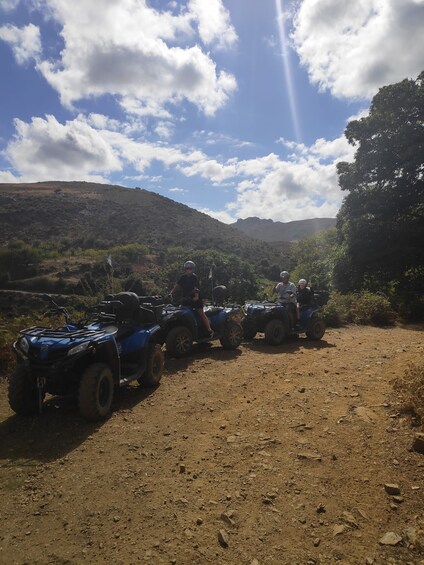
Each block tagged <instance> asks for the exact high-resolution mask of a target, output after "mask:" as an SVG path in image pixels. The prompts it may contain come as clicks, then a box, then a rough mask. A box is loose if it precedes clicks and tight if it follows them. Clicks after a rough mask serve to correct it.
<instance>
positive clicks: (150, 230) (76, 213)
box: [0, 182, 273, 260]
mask: <svg viewBox="0 0 424 565" xmlns="http://www.w3.org/2000/svg"><path fill="white" fill-rule="evenodd" d="M13 239H16V240H22V241H24V242H26V243H33V242H34V241H36V240H39V241H48V240H55V241H57V240H62V239H68V240H71V241H72V243H73V245H75V246H76V247H99V246H101V247H107V246H111V245H125V244H128V243H142V244H145V245H147V246H148V247H150V248H151V249H154V250H155V251H160V250H161V249H164V248H169V247H173V246H183V247H186V248H188V249H192V248H214V249H217V250H220V251H223V252H226V253H236V254H238V255H240V256H241V257H243V258H246V259H251V260H254V259H255V258H256V257H258V256H264V255H265V256H271V255H272V254H273V251H272V250H271V248H269V247H268V246H267V245H266V244H264V243H263V242H261V241H254V240H252V239H251V238H250V237H247V236H246V235H245V234H242V233H240V232H239V231H238V230H235V229H233V228H232V227H230V226H228V225H226V224H223V223H221V222H219V221H218V220H214V219H213V218H211V217H210V216H207V215H206V214H202V213H201V212H198V211H196V210H193V209H192V208H189V207H188V206H185V205H183V204H179V203H177V202H174V201H173V200H170V199H169V198H165V197H163V196H160V195H158V194H154V193H152V192H149V191H147V190H142V189H128V188H124V187H120V186H112V185H104V184H96V183H85V182H43V183H33V184H6V183H0V245H4V244H6V243H7V242H10V241H11V240H13Z"/></svg>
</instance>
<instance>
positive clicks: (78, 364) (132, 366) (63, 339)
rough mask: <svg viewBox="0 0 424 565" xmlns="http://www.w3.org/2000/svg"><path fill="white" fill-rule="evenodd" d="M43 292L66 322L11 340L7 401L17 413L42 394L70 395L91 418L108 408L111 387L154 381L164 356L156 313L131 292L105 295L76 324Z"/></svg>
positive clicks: (27, 410) (36, 404)
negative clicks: (13, 367) (13, 364)
mask: <svg viewBox="0 0 424 565" xmlns="http://www.w3.org/2000/svg"><path fill="white" fill-rule="evenodd" d="M45 297H46V298H47V299H48V300H49V301H50V303H51V306H52V308H51V311H50V312H51V313H53V314H55V315H58V314H61V315H63V316H64V318H65V325H64V326H61V327H59V328H57V329H53V328H51V327H31V328H27V329H25V330H22V331H20V336H19V337H18V339H17V340H16V342H15V343H14V344H13V350H14V352H15V354H16V357H17V367H16V370H15V371H14V372H13V373H12V375H11V376H10V379H9V404H10V406H11V408H12V409H13V410H14V411H15V412H16V413H17V414H20V415H31V414H36V413H37V412H41V409H42V405H43V401H44V397H45V394H46V393H50V394H54V395H72V394H74V395H76V396H78V401H79V409H80V412H81V414H82V416H83V417H84V418H86V419H87V420H91V421H96V420H100V419H102V418H105V417H106V416H107V414H108V413H109V411H110V409H111V405H112V400H113V395H114V390H115V389H117V388H119V387H123V386H125V385H127V384H128V383H130V382H132V381H138V382H139V384H140V385H142V386H146V387H152V386H157V385H158V384H159V381H160V379H161V376H162V372H163V365H164V356H163V351H162V347H161V344H160V333H161V328H160V326H159V324H158V320H157V319H158V312H157V311H156V310H154V309H149V308H143V307H140V305H139V301H138V297H137V295H136V294H134V293H131V292H122V293H119V294H117V295H115V296H109V297H107V299H106V300H105V301H103V302H101V303H100V304H99V305H98V307H97V311H96V312H93V313H91V314H90V315H89V316H88V319H87V320H85V321H81V322H78V323H73V322H72V321H71V319H70V316H69V313H68V312H67V310H66V308H64V307H62V306H59V305H58V304H56V302H55V301H54V300H53V299H52V298H51V297H50V296H49V295H45Z"/></svg>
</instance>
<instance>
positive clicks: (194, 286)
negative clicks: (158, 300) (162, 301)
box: [171, 261, 213, 337]
mask: <svg viewBox="0 0 424 565" xmlns="http://www.w3.org/2000/svg"><path fill="white" fill-rule="evenodd" d="M194 268H195V264H194V263H193V261H186V262H185V263H184V271H185V273H184V274H183V275H181V277H180V278H179V279H178V281H177V282H176V283H175V285H174V287H173V289H172V290H171V294H174V292H176V291H177V290H178V289H180V290H181V294H182V302H183V304H185V305H187V306H191V308H193V309H194V310H195V311H196V313H197V315H198V316H199V318H200V320H201V322H202V324H203V326H204V327H205V329H206V331H207V333H208V336H209V337H212V336H213V331H212V328H211V325H210V323H209V319H208V317H207V316H206V314H205V312H204V310H203V300H202V298H201V296H200V290H199V279H198V278H197V275H196V273H195V272H194Z"/></svg>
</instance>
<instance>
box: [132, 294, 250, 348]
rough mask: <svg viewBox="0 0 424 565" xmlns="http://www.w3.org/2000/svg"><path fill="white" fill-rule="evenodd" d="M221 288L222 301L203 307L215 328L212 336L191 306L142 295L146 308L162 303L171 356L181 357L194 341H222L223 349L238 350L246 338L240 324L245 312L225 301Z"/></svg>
mask: <svg viewBox="0 0 424 565" xmlns="http://www.w3.org/2000/svg"><path fill="white" fill-rule="evenodd" d="M222 291H223V287H220V288H219V289H217V292H216V295H217V296H218V295H219V297H220V300H219V301H216V302H215V303H214V304H213V305H210V306H205V307H204V312H205V314H206V316H207V317H208V318H209V323H210V325H211V328H212V330H213V335H212V336H210V335H208V334H207V332H206V329H205V328H204V326H203V324H202V322H201V320H200V319H199V316H198V314H197V313H196V311H195V310H194V309H193V308H192V307H191V306H184V305H180V304H178V305H174V304H164V301H165V300H164V298H163V297H158V296H140V297H139V300H140V302H141V304H143V305H146V306H147V307H152V306H154V305H155V304H156V305H160V304H161V303H162V305H161V308H162V316H161V319H160V326H161V330H162V342H163V343H165V344H166V350H167V352H168V353H169V354H170V355H172V356H173V357H182V356H184V355H186V354H188V353H189V352H190V351H191V349H192V347H193V343H207V342H211V341H216V340H219V341H220V343H221V345H222V347H223V348H224V349H237V347H238V346H239V345H240V343H241V341H242V339H243V328H242V326H241V323H240V321H241V319H242V317H243V313H242V310H241V308H240V307H239V306H234V305H227V306H225V305H224V304H223V296H222Z"/></svg>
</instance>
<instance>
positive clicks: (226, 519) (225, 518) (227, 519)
mask: <svg viewBox="0 0 424 565" xmlns="http://www.w3.org/2000/svg"><path fill="white" fill-rule="evenodd" d="M221 520H222V521H223V522H225V523H226V524H228V525H229V526H235V524H236V523H235V522H234V520H233V519H232V518H231V517H230V516H229V515H228V514H227V513H225V512H223V513H222V514H221Z"/></svg>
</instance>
